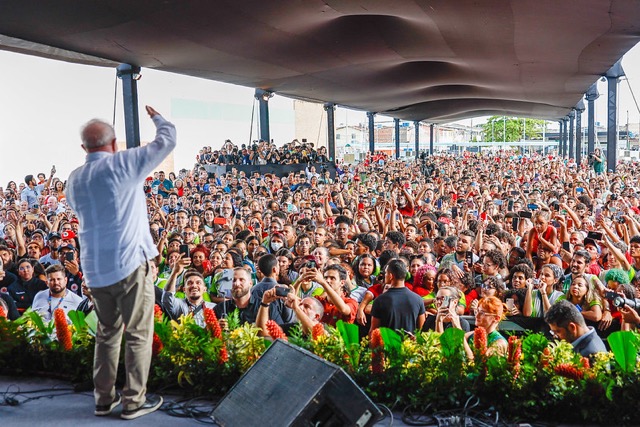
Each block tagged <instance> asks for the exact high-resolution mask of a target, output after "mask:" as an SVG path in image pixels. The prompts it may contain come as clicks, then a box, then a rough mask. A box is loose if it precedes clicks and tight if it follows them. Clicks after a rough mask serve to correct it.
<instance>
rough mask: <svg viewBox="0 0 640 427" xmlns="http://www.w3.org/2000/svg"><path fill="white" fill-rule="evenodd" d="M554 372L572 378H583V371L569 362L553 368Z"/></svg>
mask: <svg viewBox="0 0 640 427" xmlns="http://www.w3.org/2000/svg"><path fill="white" fill-rule="evenodd" d="M554 371H555V373H556V374H558V375H560V376H563V377H565V378H569V379H572V380H576V381H577V380H581V379H582V378H584V372H582V371H580V370H578V368H576V367H575V366H573V365H572V364H571V363H561V364H559V365H558V366H556V367H555V369H554Z"/></svg>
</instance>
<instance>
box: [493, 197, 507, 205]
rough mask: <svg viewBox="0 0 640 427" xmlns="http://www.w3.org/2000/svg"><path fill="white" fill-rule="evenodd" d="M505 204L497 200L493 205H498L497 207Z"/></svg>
mask: <svg viewBox="0 0 640 427" xmlns="http://www.w3.org/2000/svg"><path fill="white" fill-rule="evenodd" d="M503 203H504V202H503V201H502V200H500V199H496V200H494V201H493V204H494V205H496V206H502V204H503Z"/></svg>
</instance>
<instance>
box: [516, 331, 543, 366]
mask: <svg viewBox="0 0 640 427" xmlns="http://www.w3.org/2000/svg"><path fill="white" fill-rule="evenodd" d="M548 345H549V340H548V339H547V338H546V337H545V336H544V335H542V334H531V335H527V336H526V337H525V338H524V339H523V340H522V354H523V355H524V361H525V362H526V363H529V364H537V362H538V360H539V358H540V355H541V354H542V352H543V351H544V349H545V348H547V346H548Z"/></svg>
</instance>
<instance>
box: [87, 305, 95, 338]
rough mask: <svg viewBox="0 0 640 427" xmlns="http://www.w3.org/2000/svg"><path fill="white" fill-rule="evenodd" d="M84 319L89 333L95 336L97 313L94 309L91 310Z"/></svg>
mask: <svg viewBox="0 0 640 427" xmlns="http://www.w3.org/2000/svg"><path fill="white" fill-rule="evenodd" d="M84 321H85V323H86V324H87V328H88V332H89V334H90V335H92V336H94V337H95V336H96V332H97V331H98V315H97V314H96V312H95V310H92V311H91V312H90V313H89V314H87V315H86V317H85V318H84Z"/></svg>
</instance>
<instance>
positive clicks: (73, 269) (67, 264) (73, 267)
mask: <svg viewBox="0 0 640 427" xmlns="http://www.w3.org/2000/svg"><path fill="white" fill-rule="evenodd" d="M64 268H65V269H66V270H67V271H68V272H69V273H71V274H72V275H74V276H76V275H77V274H78V273H79V272H80V266H79V265H78V261H76V260H73V261H67V260H65V261H64Z"/></svg>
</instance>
